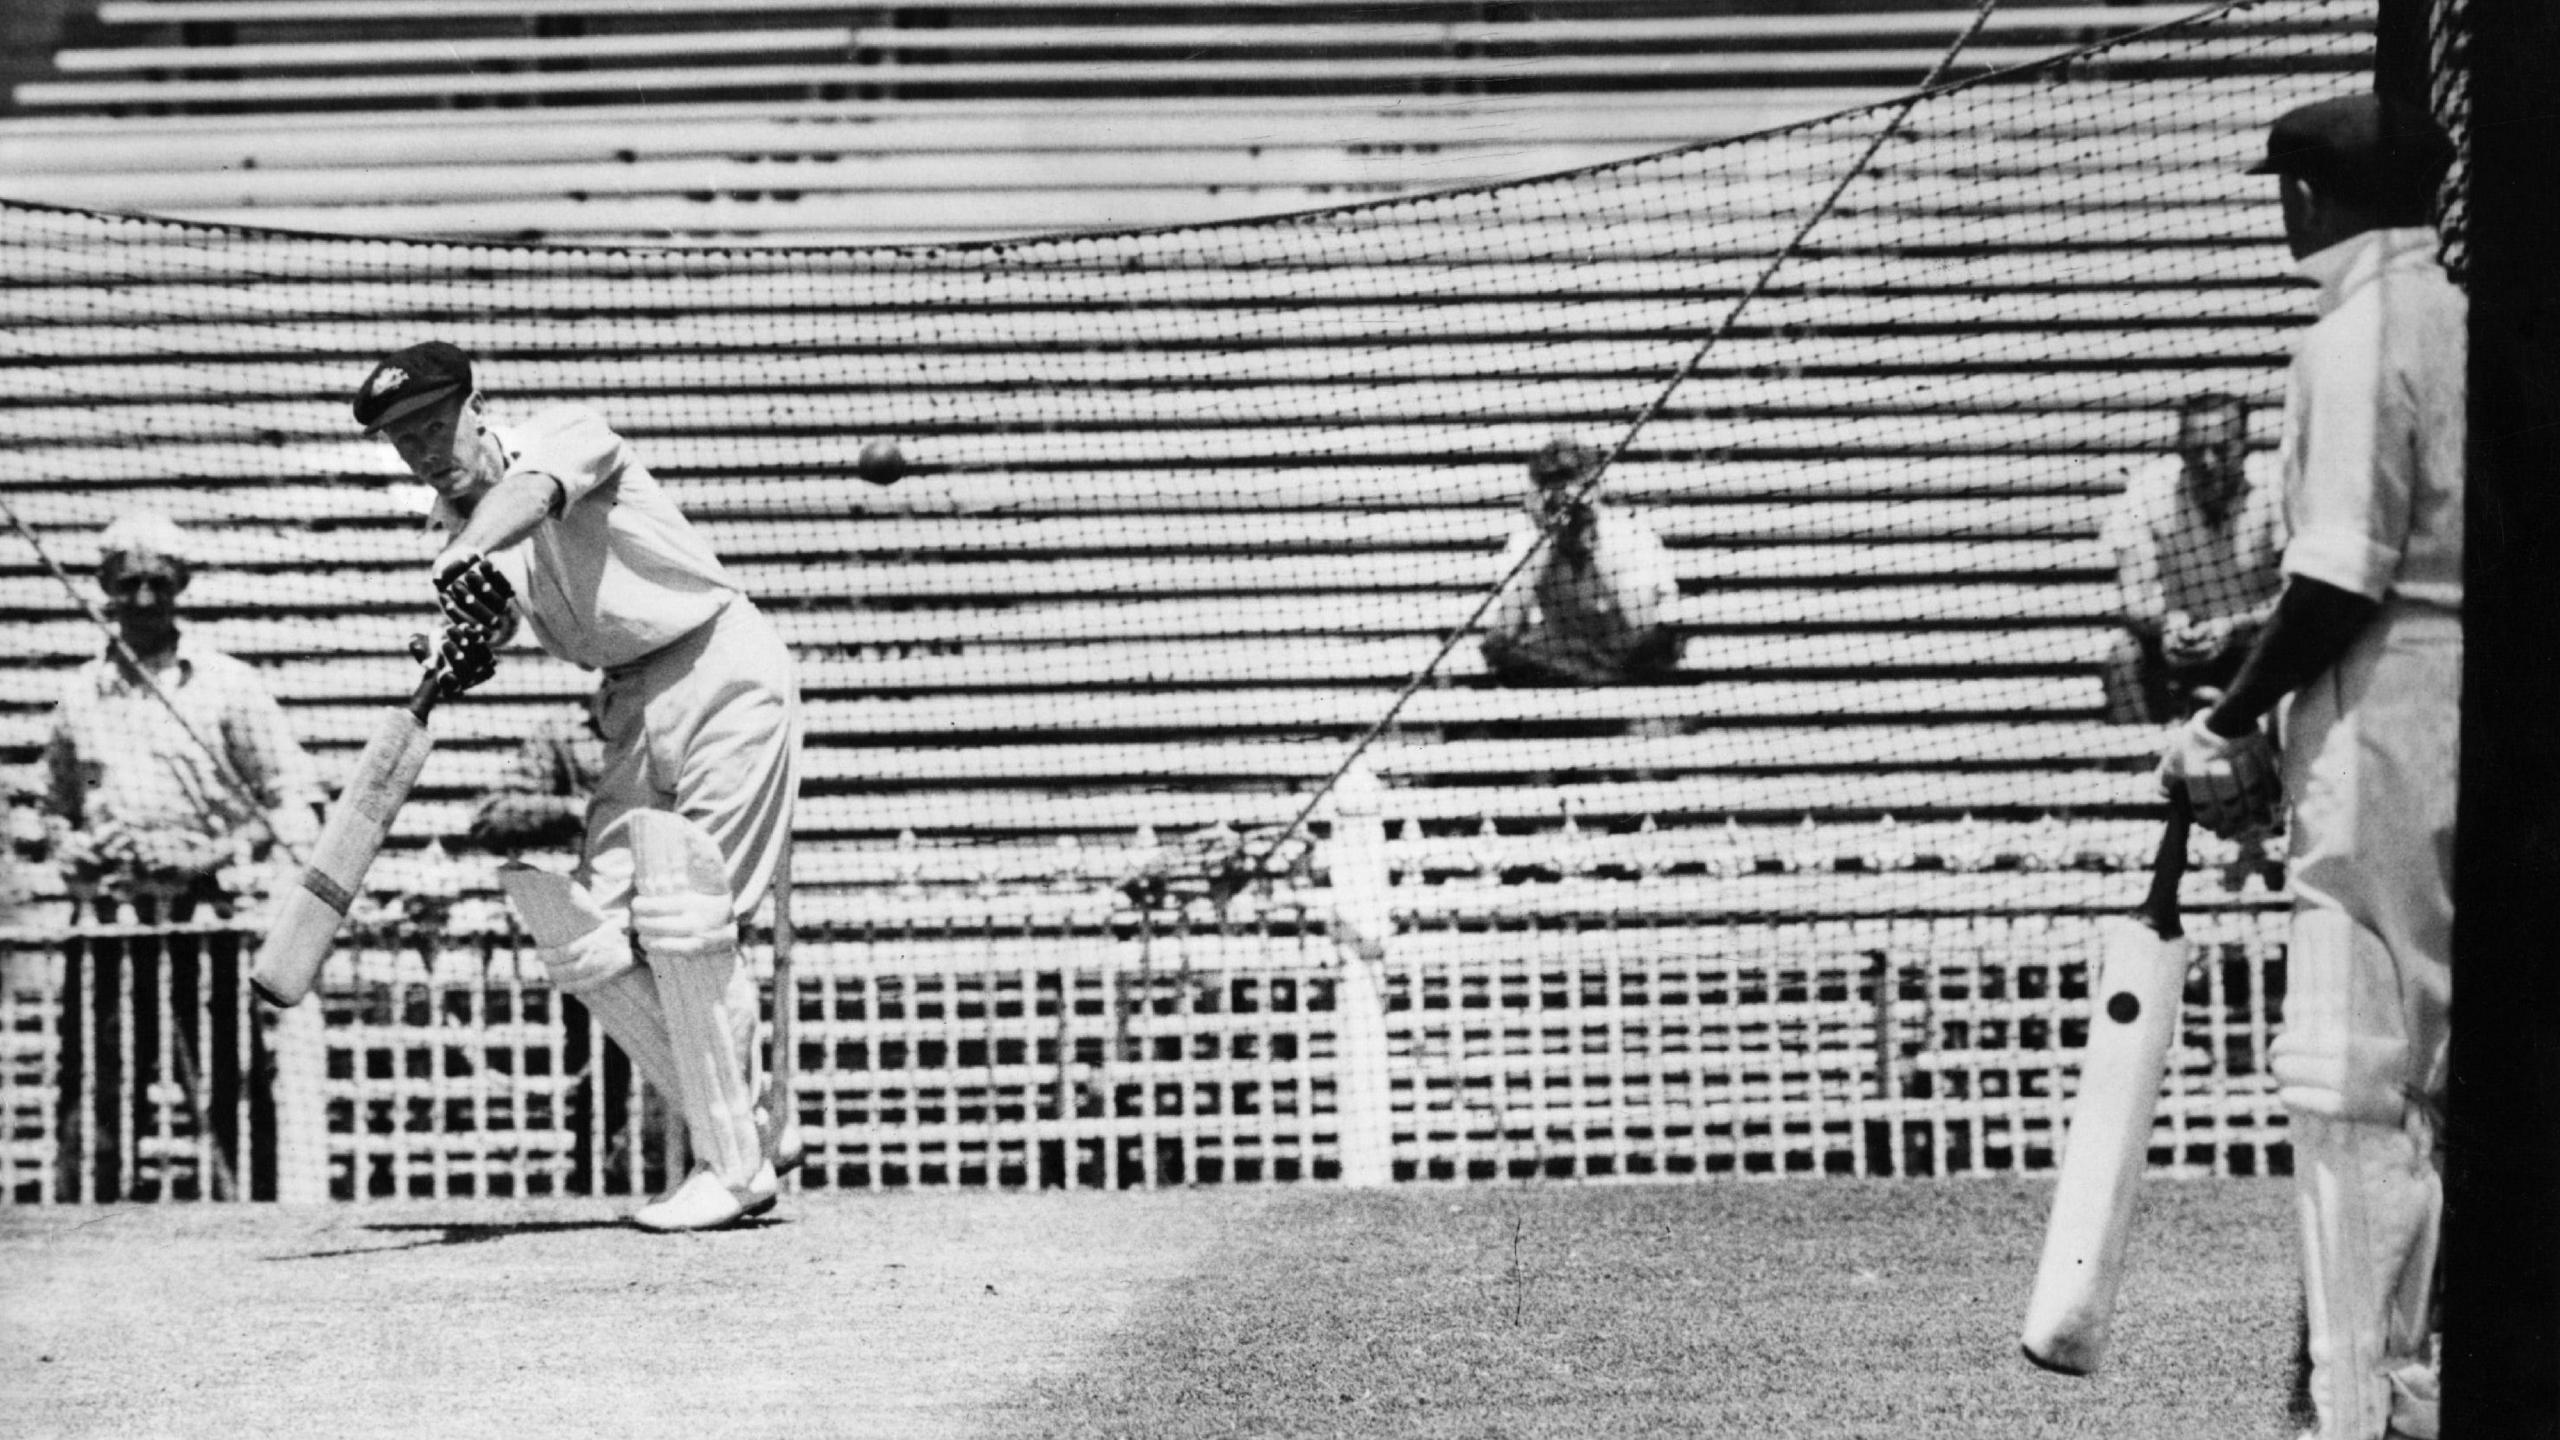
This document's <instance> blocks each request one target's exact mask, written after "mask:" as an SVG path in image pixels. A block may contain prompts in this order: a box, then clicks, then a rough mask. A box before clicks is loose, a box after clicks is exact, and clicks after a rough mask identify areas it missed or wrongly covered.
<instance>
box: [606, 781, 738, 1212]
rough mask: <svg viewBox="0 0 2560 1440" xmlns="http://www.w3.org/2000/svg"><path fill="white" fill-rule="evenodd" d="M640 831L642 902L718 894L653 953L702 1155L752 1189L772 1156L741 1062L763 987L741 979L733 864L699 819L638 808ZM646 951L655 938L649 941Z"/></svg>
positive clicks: (682, 1090)
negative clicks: (702, 917)
mask: <svg viewBox="0 0 2560 1440" xmlns="http://www.w3.org/2000/svg"><path fill="white" fill-rule="evenodd" d="M625 823H626V824H628V825H629V826H630V827H631V853H632V858H633V860H634V862H635V869H634V873H633V882H634V889H635V891H636V893H637V894H638V896H639V897H640V899H641V900H642V901H648V900H653V899H661V898H667V899H678V900H694V899H700V900H706V901H709V900H714V899H716V900H717V902H718V903H717V904H716V905H705V906H704V907H702V909H703V913H705V914H706V915H711V914H716V915H718V916H720V917H723V918H722V919H721V920H720V921H719V922H718V923H717V924H712V925H708V926H706V927H705V929H704V930H703V931H702V932H701V933H699V934H695V935H689V936H684V937H680V942H679V943H676V944H670V945H667V946H666V947H665V948H666V949H667V951H668V952H669V958H665V959H660V958H657V957H655V956H652V957H651V958H650V966H649V968H650V970H651V971H652V972H653V973H654V974H655V975H656V977H657V982H658V998H659V1000H660V1002H661V1004H662V1005H663V1006H664V1009H665V1013H666V1023H667V1039H668V1041H669V1043H670V1045H671V1047H672V1048H673V1051H674V1056H675V1068H676V1082H677V1090H676V1096H677V1099H678V1100H679V1101H680V1102H681V1103H682V1104H683V1106H684V1114H685V1126H686V1128H687V1129H688V1130H689V1131H690V1132H691V1134H692V1137H693V1148H694V1154H695V1155H696V1156H697V1157H699V1158H700V1159H701V1160H702V1162H703V1163H704V1164H706V1165H708V1166H709V1167H710V1168H711V1170H712V1173H714V1174H716V1175H718V1176H719V1177H720V1179H721V1180H722V1181H723V1182H725V1183H727V1184H729V1185H730V1186H732V1187H733V1188H734V1187H738V1186H743V1185H745V1184H746V1183H747V1182H748V1180H750V1179H751V1178H752V1177H753V1176H754V1174H755V1172H756V1168H757V1166H759V1165H761V1164H762V1163H763V1161H764V1141H763V1136H762V1135H761V1134H760V1133H759V1132H758V1131H757V1129H756V1112H755V1086H754V1082H753V1077H752V1076H750V1075H749V1074H748V1073H747V1067H746V1066H744V1065H742V1064H741V1063H739V1047H738V1043H737V1042H738V1034H739V1032H740V1030H741V1029H742V1028H744V1026H746V1025H749V1024H752V1023H753V1012H752V1011H746V1012H744V1013H741V1009H740V1004H739V1002H740V1001H741V1000H742V999H746V1000H748V1003H750V1004H751V1003H752V999H751V997H752V996H753V995H754V991H753V989H752V988H751V987H742V986H740V985H738V984H737V983H736V982H737V980H738V978H739V974H740V969H741V964H742V962H741V959H740V956H739V954H738V933H737V922H736V920H735V919H734V918H728V917H730V910H729V870H728V865H727V863H726V862H725V861H724V860H723V858H722V857H721V854H720V847H719V844H718V843H717V842H716V841H714V840H713V839H712V838H711V836H710V835H709V833H707V832H706V831H704V830H703V828H702V827H701V826H699V825H696V824H694V823H693V822H692V821H690V820H687V819H685V818H684V817H682V816H680V815H673V814H669V813H667V812H666V811H662V810H638V811H634V812H632V813H631V815H630V816H629V817H628V818H627V819H626V821H625ZM643 948H644V950H645V949H646V944H645V942H644V947H643Z"/></svg>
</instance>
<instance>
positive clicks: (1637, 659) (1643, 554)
mask: <svg viewBox="0 0 2560 1440" xmlns="http://www.w3.org/2000/svg"><path fill="white" fill-rule="evenodd" d="M1600 458H1601V457H1600V453H1599V452H1598V451H1596V450H1594V449H1592V448H1591V447H1590V446H1589V445H1586V444H1584V443H1582V442H1581V441H1579V440H1576V439H1574V438H1572V437H1570V436H1557V437H1556V438H1554V439H1552V440H1549V441H1548V442H1547V443H1546V444H1545V445H1544V446H1543V447H1541V448H1540V449H1539V451H1538V453H1537V454H1536V455H1534V456H1532V457H1530V460H1529V492H1528V495H1527V496H1526V498H1525V501H1524V503H1523V505H1522V511H1523V513H1522V515H1521V518H1520V520H1519V522H1518V523H1516V524H1515V525H1513V527H1512V530H1511V534H1510V537H1509V541H1508V543H1507V544H1506V545H1505V546H1504V547H1503V551H1502V558H1501V559H1500V560H1498V561H1496V562H1495V566H1496V572H1497V573H1499V574H1503V575H1512V570H1513V567H1515V566H1517V565H1519V563H1520V560H1521V557H1522V556H1524V555H1526V554H1528V553H1529V551H1530V549H1531V547H1532V546H1534V545H1536V544H1537V542H1538V540H1539V538H1540V537H1541V536H1543V537H1544V538H1545V540H1546V548H1545V549H1544V550H1543V551H1541V552H1540V553H1539V555H1538V557H1537V558H1536V559H1535V560H1533V561H1531V562H1530V563H1529V565H1528V567H1527V568H1526V569H1523V570H1521V571H1520V572H1519V573H1518V574H1517V575H1512V578H1511V582H1510V584H1509V585H1508V586H1507V587H1506V588H1505V589H1504V590H1503V592H1502V595H1501V597H1500V598H1499V599H1497V600H1496V601H1495V602H1494V606H1493V611H1492V613H1491V614H1490V615H1489V616H1488V617H1487V619H1486V621H1485V632H1484V640H1483V642H1482V652H1483V655H1484V662H1485V668H1486V669H1487V670H1488V671H1490V672H1492V674H1493V677H1494V678H1495V679H1496V680H1498V681H1500V682H1502V683H1504V684H1508V685H1614V684H1620V683H1625V682H1637V683H1641V682H1644V681H1649V680H1656V679H1660V678H1663V677H1664V676H1666V675H1667V674H1668V673H1669V672H1670V671H1671V670H1672V668H1673V667H1674V666H1675V665H1677V664H1678V662H1679V648H1680V647H1679V637H1678V635H1677V634H1676V633H1674V632H1673V631H1672V630H1671V628H1670V627H1669V626H1668V625H1667V624H1666V623H1665V620H1666V617H1665V615H1664V611H1666V610H1667V609H1669V608H1670V605H1671V602H1672V601H1673V600H1674V599H1675V598H1677V596H1678V595H1679V587H1678V584H1677V582H1675V581H1674V580H1673V578H1672V574H1671V555H1670V552H1669V551H1667V550H1665V549H1664V548H1663V545H1662V541H1661V539H1660V537H1658V536H1656V535H1655V534H1654V533H1653V531H1652V530H1650V529H1648V528H1646V527H1645V525H1644V524H1643V522H1641V521H1639V520H1637V519H1635V518H1634V517H1632V516H1629V515H1625V514H1622V513H1620V512H1618V511H1616V510H1614V509H1611V508H1610V507H1608V506H1607V505H1605V504H1604V503H1602V501H1601V500H1600V498H1599V497H1598V496H1597V495H1596V494H1593V493H1592V492H1591V487H1590V485H1589V483H1588V482H1589V481H1590V479H1591V477H1592V476H1593V475H1594V474H1595V473H1596V472H1597V471H1598V470H1599V468H1600Z"/></svg>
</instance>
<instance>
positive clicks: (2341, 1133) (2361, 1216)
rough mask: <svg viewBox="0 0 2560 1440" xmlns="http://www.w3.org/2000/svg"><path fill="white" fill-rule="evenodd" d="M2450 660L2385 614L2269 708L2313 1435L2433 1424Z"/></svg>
mask: <svg viewBox="0 0 2560 1440" xmlns="http://www.w3.org/2000/svg"><path fill="white" fill-rule="evenodd" d="M2444 633H2451V634H2453V635H2454V636H2455V637H2456V638H2455V639H2454V641H2453V643H2452V644H2451V645H2449V646H2448V645H2446V644H2443V643H2441V642H2442V640H2443V638H2444ZM2459 667H2460V646H2459V641H2458V631H2448V630H2447V627H2444V626H2439V625H2435V624H2434V623H2433V622H2431V621H2427V620H2425V619H2424V617H2422V618H2421V622H2420V623H2415V624H2412V623H2410V622H2409V621H2408V620H2407V619H2406V617H2401V616H2392V615H2387V616H2386V617H2385V618H2384V619H2383V620H2380V621H2377V622H2376V624H2375V626H2374V627H2373V629H2372V631H2371V632H2370V633H2369V635H2368V636H2367V637H2365V638H2363V639H2360V640H2359V641H2358V643H2357V645H2356V647H2355V648H2354V649H2353V650H2352V651H2351V652H2350V653H2349V655H2348V657H2347V658H2346V659H2345V660H2343V661H2342V662H2341V663H2340V664H2339V666H2338V667H2336V669H2335V670H2334V671H2333V672H2332V673H2331V675H2329V676H2327V677H2324V678H2323V679H2322V680H2321V681H2320V682H2317V683H2316V684H2315V685H2313V686H2310V687H2307V688H2306V689H2305V691H2304V692H2303V693H2302V695H2301V696H2300V697H2299V698H2298V699H2297V701H2296V703H2295V706H2294V708H2293V713H2292V715H2291V716H2290V718H2289V727H2290V735H2289V737H2288V748H2287V752H2286V757H2285V760H2286V784H2287V788H2288V790H2289V791H2290V793H2291V794H2292V795H2293V797H2294V822H2295V825H2294V829H2295V835H2294V855H2293V863H2292V881H2293V887H2294V891H2295V895H2296V913H2295V919H2294V922H2293V925H2292V927H2291V932H2290V937H2289V938H2290V944H2289V946H2288V954H2287V991H2286V1000H2285V1028H2284V1034H2283V1037H2282V1038H2281V1039H2280V1040H2279V1041H2278V1043H2277V1045H2276V1047H2275V1050H2274V1053H2273V1055H2272V1068H2273V1069H2274V1071H2275V1074H2276V1078H2277V1080H2278V1083H2279V1086H2280V1087H2281V1089H2280V1093H2281V1095H2282V1098H2283V1100H2284V1103H2285V1106H2286V1111H2287V1115H2288V1120H2289V1123H2290V1125H2291V1129H2292V1137H2293V1148H2294V1157H2295V1158H2294V1173H2295V1189H2296V1203H2297V1209H2298V1211H2299V1214H2300V1218H2301V1223H2302V1235H2303V1259H2304V1270H2305V1274H2304V1279H2305V1291H2306V1299H2307V1301H2308V1308H2309V1318H2310V1328H2311V1354H2312V1386H2311V1388H2312V1395H2313V1400H2314V1402H2315V1406H2316V1408H2317V1409H2318V1411H2319V1413H2320V1423H2321V1431H2320V1433H2321V1434H2322V1436H2324V1437H2375V1436H2381V1435H2383V1434H2385V1433H2386V1431H2387V1432H2388V1433H2394V1434H2399V1435H2405V1436H2410V1437H2416V1440H2431V1437H2432V1436H2433V1435H2434V1433H2435V1369H2434V1362H2433V1353H2432V1352H2433V1346H2432V1334H2433V1318H2434V1317H2433V1311H2432V1300H2433V1285H2434V1269H2435V1262H2436V1252H2437V1241H2438V1233H2439V1229H2440V1224H2441V1207H2442V1185H2441V1181H2440V1178H2439V1172H2438V1159H2437V1135H2436V1130H2437V1125H2436V1118H2437V1114H2438V1106H2439V1105H2440V1103H2441V1100H2442V1096H2443V1075H2444V1057H2445V1053H2446V1037H2447V1014H2448V1011H2449V1007H2450V967H2449V955H2450V946H2451V932H2452V900H2451V894H2452V887H2451V853H2452V847H2451V837H2452V822H2453V814H2452V803H2453V795H2454V774H2453V772H2454V767H2455V764H2456V751H2455V748H2454V747H2455V740H2454V736H2455V731H2456V724H2455V720H2456V716H2455V715H2454V714H2452V713H2451V710H2450V705H2451V700H2450V698H2449V697H2452V696H2455V695H2458V694H2459Z"/></svg>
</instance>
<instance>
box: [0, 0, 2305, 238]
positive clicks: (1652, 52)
mask: <svg viewBox="0 0 2560 1440" xmlns="http://www.w3.org/2000/svg"><path fill="white" fill-rule="evenodd" d="M1125 13H1126V12H1125V7H1112V6H1102V5H1091V4H1070V5H1040V6H1028V7H1026V6H1024V5H1022V4H1019V3H992V4H990V3H973V4H963V5H955V6H937V7H931V8H930V9H927V10H912V9H907V10H879V11H866V10H862V9H860V8H849V7H844V6H840V5H810V4H797V3H795V4H784V5H760V4H749V3H743V0H731V3H721V0H687V3H683V4H677V5H666V6H658V5H652V6H650V7H648V8H647V9H646V10H645V11H643V12H633V11H631V10H630V9H629V7H625V6H615V5H596V4H585V3H567V0H551V3H542V4H513V3H509V4H504V5H498V4H488V5H470V4H466V5H461V6H426V7H421V6H419V5H416V4H411V3H407V0H372V3H368V4H363V5H350V6H345V7H332V8H331V9H329V10H328V11H327V12H325V14H316V13H315V11H314V9H313V8H312V7H310V6H307V5H301V4H293V3H285V4H274V3H265V0H108V3H106V4H103V5H101V6H100V9H99V14H98V24H97V26H96V27H95V30H96V35H95V39H96V41H97V43H93V44H83V45H79V46H76V47H74V48H70V49H66V50H64V51H62V52H60V53H59V54H58V55H57V56H56V57H55V66H56V71H57V73H56V75H55V76H54V77H53V78H49V79H45V80H39V81H34V82H30V83H27V84H24V85H22V86H20V87H19V88H18V90H17V93H16V97H15V98H16V103H17V105H18V107H19V110H20V114H19V115H17V116H16V117H14V118H8V119H5V120H0V174H7V175H8V176H9V177H10V178H9V180H8V181H7V182H6V186H7V193H9V194H11V195H13V196H15V197H16V198H20V199H29V200H39V201H45V202H48V203H56V204H67V205H79V206H89V207H94V208H101V209H109V210H125V209H136V210H148V211H150V212H152V213H159V214H174V215H181V216H186V217H190V218H196V219H204V220H215V221H225V222H231V223H247V224H263V225H272V226H276V227H279V228H285V229H303V230H314V231H328V232H336V233H348V232H353V233H381V234H407V235H474V236H482V237H506V238H518V239H544V240H553V241H589V242H606V243H609V242H614V241H627V240H675V241H719V240H726V239H738V238H750V239H752V238H754V237H765V238H781V237H788V238H791V239H795V240H800V241H804V242H808V243H862V242H870V241H911V240H954V239H964V238H971V237H991V236H1001V235H1012V234H1027V233H1034V232H1044V231H1053V230H1066V229H1091V228H1109V227H1123V226H1137V225H1167V224H1187V223H1198V222H1202V221H1214V220H1222V219H1235V218H1240V217H1244V216H1249V215H1259V214H1269V213H1272V212H1275V211H1282V210H1291V209H1303V208H1308V207H1312V206H1320V205H1329V204H1341V203H1346V202H1351V201H1357V200H1362V199H1370V198H1376V197H1379V196H1384V195H1393V194H1405V193H1414V192H1417V191H1421V190H1428V189H1434V188H1444V187H1448V186H1454V185H1464V184H1480V183H1486V182H1490V181H1495V180H1500V179H1504V178H1511V177H1517V176H1521V175H1528V174H1537V173H1546V172H1551V171H1555V170H1560V169H1565V168H1569V167H1573V166H1578V165H1588V164H1596V163H1603V162H1606V161H1609V160H1614V159H1618V158H1623V157H1625V156H1628V155H1633V154H1640V153H1645V152H1648V151H1652V150H1657V149H1662V148H1665V147H1669V146H1673V145H1679V144H1686V143H1691V142H1694V141H1697V140H1700V139H1703V138H1710V137H1714V136H1720V135H1731V134H1737V133H1746V132H1749V131H1753V130H1759V129H1764V128H1768V127H1772V126H1777V125H1782V124H1788V123H1792V122H1795V121H1799V120H1802V119H1806V118H1810V117H1812V116H1817V115H1821V114H1826V113H1830V112H1832V111H1836V110H1839V109H1843V108H1847V107H1849V106H1851V105H1855V104H1861V103H1868V102H1872V101H1876V100H1880V99H1883V98H1886V97H1889V96H1891V95H1892V94H1894V93H1896V92H1897V91H1899V90H1900V89H1902V88H1904V87H1907V86H1909V85H1911V84H1914V83H1916V82H1918V81H1919V80H1920V79H1921V78H1922V77H1923V76H1925V75H1927V74H1928V73H1929V72H1930V69H1931V66H1932V64H1933V62H1934V61H1935V60H1936V59H1937V58H1938V57H1939V55H1940V53H1941V51H1942V49H1943V47H1944V46H1945V44H1946V42H1947V40H1948V39H1949V38H1950V37H1952V36H1953V35H1955V34H1956V33H1957V32H1958V31H1959V30H1961V29H1963V28H1964V27H1965V26H1966V25H1967V23H1968V21H1969V18H1970V17H1969V15H1968V14H1967V12H1964V11H1962V10H1956V9H1906V8H1897V7H1892V6H1878V7H1874V8H1870V9H1866V10H1862V11H1858V12H1851V13H1836V14H1835V13H1825V12H1821V11H1815V12H1811V13H1800V14H1789V13H1778V14H1756V15H1755V14H1743V15H1734V14H1722V13H1708V14H1689V15H1680V14H1664V13H1663V12H1662V10H1661V8H1660V7H1657V6H1648V5H1640V4H1610V3H1577V4H1573V5H1568V6H1560V7H1559V6H1547V7H1540V8H1539V9H1537V10H1536V11H1535V12H1530V11H1525V10H1523V11H1516V12H1513V13H1510V14H1505V13H1504V11H1503V7H1494V8H1493V9H1492V10H1491V11H1488V10H1487V9H1486V7H1481V6H1473V5H1447V6H1433V5H1407V6H1399V7H1392V8H1390V7H1378V8H1375V9H1369V10H1354V11H1349V12H1346V11H1344V10H1342V9H1341V8H1340V7H1332V6H1322V5H1315V4H1304V3H1296V4H1292V3H1255V4H1251V5H1243V6H1214V7H1213V6H1170V7H1155V8H1153V9H1152V10H1151V12H1150V16H1149V19H1148V20H1147V21H1146V23H1131V22H1129V21H1128V20H1127V19H1125V18H1123V17H1124V15H1125ZM2184 13H2185V11H2184V10H2183V9H2182V8H2181V7H2176V6H2169V5H2152V6H2077V7H2039V8H2031V9H2022V10H2006V9H2000V10H1995V11H1993V12H1992V14H1991V15H1990V17H1989V19H1988V21H1987V23H1986V25H1985V27H1984V29H1983V31H1982V33H1981V34H1979V35H1978V36H1976V37H1975V38H1974V39H1973V41H1972V42H1971V43H1970V44H1969V45H1968V47H1967V48H1966V51H1965V53H1964V55H1963V57H1962V58H1961V60H1960V62H1959V63H1958V65H1957V66H1956V67H1955V68H1954V69H1953V70H1952V71H1951V72H1950V75H1949V78H1953V77H1954V76H1958V75H1968V74H1977V73H1982V72H1984V71H1986V70H1991V69H1996V68H1998V67H2000V66H2004V65H2014V64H2018V63H2022V62H2025V61H2028V60H2032V59H2037V58H2041V57H2042V56H2045V55H2048V54H2051V53H2053V52H2054V51H2057V50H2060V49H2065V48H2068V47H2069V46H2072V45H2075V44H2082V43H2086V42H2087V41H2089V40H2092V39H2097V38H2101V37H2104V36H2108V35H2118V34H2124V33H2127V32H2129V31H2133V30H2136V29H2139V28H2141V27H2143V26H2145V25H2152V24H2157V23H2160V22H2163V21H2167V20H2171V19H2174V18H2177V17H2179V16H2180V15H2183V14H2184ZM848 18H850V19H854V20H857V21H860V22H863V23H859V24H851V25H848V24H844V23H842V22H844V21H845V20H847V19H848ZM2264 23H2265V26H2266V28H2268V29H2269V30H2270V31H2271V32H2275V31H2281V29H2282V28H2283V25H2284V22H2283V21H2282V20H2281V19H2271V20H2268V21H2266V22H2264ZM642 102H645V103H642ZM524 107H539V108H540V109H541V110H542V113H543V115H544V123H542V124H540V125H528V124H523V123H520V122H519V118H518V117H519V114H520V111H521V110H522V109H523V108H524Z"/></svg>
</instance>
